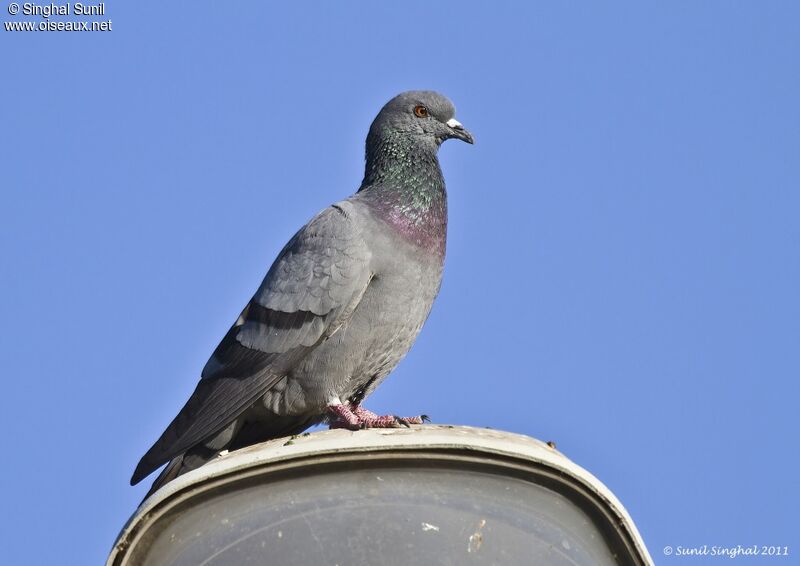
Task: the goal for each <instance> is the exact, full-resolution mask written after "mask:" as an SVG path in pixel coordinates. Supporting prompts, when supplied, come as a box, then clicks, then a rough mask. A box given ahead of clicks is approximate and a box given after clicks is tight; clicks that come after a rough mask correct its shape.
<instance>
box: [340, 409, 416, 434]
mask: <svg viewBox="0 0 800 566" xmlns="http://www.w3.org/2000/svg"><path fill="white" fill-rule="evenodd" d="M327 410H328V415H329V421H328V422H329V423H330V428H347V429H350V430H358V429H361V428H397V427H399V426H408V425H411V424H422V423H423V422H425V421H427V420H428V417H427V416H426V415H422V416H419V417H410V418H406V419H404V418H401V417H396V416H394V415H382V416H381V415H376V414H375V413H373V412H372V411H368V410H367V409H364V408H363V407H359V406H358V405H343V404H339V403H337V404H335V405H329V406H328V408H327Z"/></svg>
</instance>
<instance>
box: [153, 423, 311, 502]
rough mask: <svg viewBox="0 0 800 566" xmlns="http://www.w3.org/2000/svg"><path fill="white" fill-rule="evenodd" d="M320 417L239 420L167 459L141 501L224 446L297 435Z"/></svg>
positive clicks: (236, 448) (212, 457)
mask: <svg viewBox="0 0 800 566" xmlns="http://www.w3.org/2000/svg"><path fill="white" fill-rule="evenodd" d="M321 420H322V417H321V416H318V417H309V416H292V417H278V416H275V417H273V418H272V419H270V420H269V421H266V422H265V421H264V420H258V421H250V420H247V419H241V420H240V421H238V422H236V423H235V424H232V426H230V427H229V428H227V429H226V430H225V431H222V432H221V433H220V434H218V435H217V436H216V437H214V438H213V439H211V440H210V441H208V442H205V443H203V444H198V445H196V446H193V447H192V448H190V449H189V450H187V451H186V452H185V453H183V454H180V455H178V456H176V457H175V458H173V459H172V460H170V462H169V463H168V464H167V466H166V467H165V468H164V469H163V470H162V471H161V473H160V474H159V475H158V477H157V478H156V479H155V481H154V482H153V485H152V486H151V487H150V490H149V491H148V492H147V495H145V496H144V499H143V500H142V502H144V500H146V499H147V498H148V497H150V496H151V495H153V494H154V493H155V492H156V491H158V490H159V489H161V488H162V487H163V486H164V485H166V484H167V483H169V482H171V481H172V480H174V479H175V478H177V477H178V476H181V475H183V474H185V473H186V472H190V471H192V470H195V469H197V468H199V467H200V466H202V465H203V464H205V463H207V462H210V461H211V460H213V459H214V458H216V457H217V455H218V454H219V453H220V452H221V451H222V450H224V449H228V450H238V449H239V448H243V447H245V446H251V445H253V444H258V443H260V442H266V441H268V440H274V439H276V438H282V437H284V436H291V435H294V434H300V433H301V432H303V431H304V430H306V429H307V428H308V427H310V426H313V425H315V424H317V423H319V422H320V421H321ZM231 430H235V434H234V436H233V438H232V439H231V437H230V431H231Z"/></svg>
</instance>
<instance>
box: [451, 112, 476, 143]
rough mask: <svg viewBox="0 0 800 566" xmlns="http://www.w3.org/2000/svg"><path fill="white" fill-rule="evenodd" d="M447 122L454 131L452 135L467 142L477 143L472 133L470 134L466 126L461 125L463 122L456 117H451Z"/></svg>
mask: <svg viewBox="0 0 800 566" xmlns="http://www.w3.org/2000/svg"><path fill="white" fill-rule="evenodd" d="M446 123H447V125H448V126H449V127H450V129H451V130H452V131H453V134H452V137H454V138H458V139H460V140H462V141H465V142H467V143H475V139H474V138H473V137H472V134H470V133H469V132H468V131H467V130H466V129H465V128H464V126H462V125H461V122H459V121H458V120H456V119H455V118H450V119H449V120H448V121H447V122H446Z"/></svg>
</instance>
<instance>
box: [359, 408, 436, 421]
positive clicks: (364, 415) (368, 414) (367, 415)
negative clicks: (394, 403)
mask: <svg viewBox="0 0 800 566" xmlns="http://www.w3.org/2000/svg"><path fill="white" fill-rule="evenodd" d="M350 408H351V409H352V411H353V414H355V415H356V416H357V417H358V418H360V419H365V420H368V419H387V418H393V419H395V421H396V422H397V424H401V425H405V426H408V425H410V424H422V423H427V422H430V421H431V420H430V419H429V418H428V415H419V416H416V417H398V416H395V415H387V416H384V417H381V416H378V415H376V414H375V413H373V412H372V411H370V410H369V409H365V408H364V407H362V406H361V405H350Z"/></svg>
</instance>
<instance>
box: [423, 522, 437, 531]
mask: <svg viewBox="0 0 800 566" xmlns="http://www.w3.org/2000/svg"><path fill="white" fill-rule="evenodd" d="M422 530H423V531H425V532H428V531H436V532H437V533H438V532H439V527H437V526H436V525H431V524H430V523H422Z"/></svg>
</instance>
